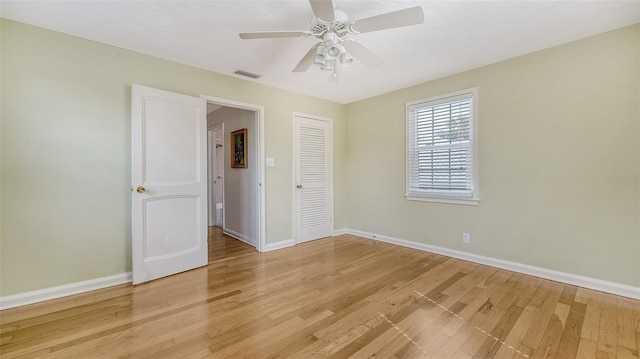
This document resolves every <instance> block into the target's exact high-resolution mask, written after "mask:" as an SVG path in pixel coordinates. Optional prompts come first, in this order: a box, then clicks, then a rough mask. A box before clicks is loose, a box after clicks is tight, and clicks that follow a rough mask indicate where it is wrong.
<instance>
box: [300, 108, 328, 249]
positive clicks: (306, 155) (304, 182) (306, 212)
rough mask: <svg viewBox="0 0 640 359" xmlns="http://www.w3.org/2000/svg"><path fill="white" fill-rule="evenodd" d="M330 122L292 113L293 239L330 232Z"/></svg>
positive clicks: (311, 238) (326, 234) (312, 238)
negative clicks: (293, 166)
mask: <svg viewBox="0 0 640 359" xmlns="http://www.w3.org/2000/svg"><path fill="white" fill-rule="evenodd" d="M332 132H333V125H332V123H331V121H329V120H322V119H312V118H307V117H303V116H295V117H294V146H295V148H294V164H295V168H294V171H295V181H296V182H295V186H296V188H295V204H296V208H295V214H296V233H295V236H296V241H297V242H298V243H300V242H306V241H311V240H314V239H318V238H324V237H329V236H331V235H333V153H332V149H333V143H332V141H333V140H332Z"/></svg>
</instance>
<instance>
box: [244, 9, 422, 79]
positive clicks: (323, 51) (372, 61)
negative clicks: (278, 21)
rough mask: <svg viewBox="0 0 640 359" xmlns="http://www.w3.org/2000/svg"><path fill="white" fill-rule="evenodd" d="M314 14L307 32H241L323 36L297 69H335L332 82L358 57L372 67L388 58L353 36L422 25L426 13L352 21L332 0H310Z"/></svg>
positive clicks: (255, 36)
mask: <svg viewBox="0 0 640 359" xmlns="http://www.w3.org/2000/svg"><path fill="white" fill-rule="evenodd" d="M309 3H310V4H311V8H312V10H313V14H314V16H313V17H312V18H311V27H310V30H306V31H258V32H243V33H240V38H241V39H270V38H287V37H309V36H313V37H316V38H318V39H320V42H318V43H316V44H315V45H313V46H312V47H311V49H309V51H308V52H307V54H306V55H304V57H303V58H302V60H300V62H299V63H298V65H297V66H296V67H295V68H294V69H293V72H305V71H307V70H308V69H309V68H310V67H311V65H316V66H318V67H320V68H321V69H323V70H327V71H331V72H332V73H331V76H330V77H329V81H332V82H334V81H337V80H338V68H339V67H340V66H349V65H350V64H351V63H353V60H354V58H355V59H357V60H359V61H361V62H363V63H364V64H365V65H367V66H369V67H372V68H373V67H376V66H378V65H380V64H381V63H382V62H384V60H383V59H382V58H380V57H378V56H377V55H376V54H374V53H373V52H372V51H371V50H369V49H367V48H366V47H364V46H363V45H361V44H360V43H358V42H356V41H355V40H354V39H353V38H351V37H350V35H357V34H361V33H365V32H372V31H379V30H386V29H391V28H396V27H403V26H409V25H417V24H422V23H423V22H424V12H423V10H422V8H421V7H420V6H415V7H411V8H407V9H403V10H398V11H393V12H388V13H384V14H380V15H376V16H371V17H367V18H364V19H360V20H356V21H351V20H350V19H349V16H348V15H347V14H346V13H344V12H342V11H340V10H337V9H335V7H334V5H333V1H332V0H309Z"/></svg>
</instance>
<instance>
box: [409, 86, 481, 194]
mask: <svg viewBox="0 0 640 359" xmlns="http://www.w3.org/2000/svg"><path fill="white" fill-rule="evenodd" d="M474 93H475V91H470V92H465V93H459V94H456V95H451V96H444V97H439V98H436V99H427V100H423V101H419V102H415V103H412V104H409V105H408V106H407V139H408V144H407V151H408V153H407V196H408V197H411V196H416V197H429V196H434V197H449V198H458V199H472V198H474V197H475V178H474V175H475V172H474V166H475V165H476V164H475V163H474V153H473V152H474V144H473V141H474V136H473V124H474V109H473V105H474V104H473V101H474Z"/></svg>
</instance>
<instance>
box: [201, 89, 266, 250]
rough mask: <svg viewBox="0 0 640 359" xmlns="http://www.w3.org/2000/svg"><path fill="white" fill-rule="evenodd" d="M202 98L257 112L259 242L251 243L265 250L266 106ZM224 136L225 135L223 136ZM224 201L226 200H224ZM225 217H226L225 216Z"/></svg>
mask: <svg viewBox="0 0 640 359" xmlns="http://www.w3.org/2000/svg"><path fill="white" fill-rule="evenodd" d="M200 97H201V98H203V99H205V100H207V103H215V104H217V105H222V106H226V107H233V108H239V109H243V110H249V111H254V112H255V113H256V129H257V131H255V132H256V134H255V141H256V143H258V144H259V145H258V195H257V196H258V198H257V200H258V233H257V237H258V242H257V243H255V244H251V245H252V246H255V247H256V249H257V250H258V251H259V252H263V251H264V247H265V246H266V233H267V232H266V227H267V226H266V217H265V213H266V204H265V202H266V196H265V187H266V185H265V183H266V182H265V160H264V153H265V143H264V142H265V141H264V106H261V105H254V104H250V103H246V102H240V101H234V100H228V99H224V98H220V97H213V96H206V95H200ZM222 137H223V138H224V136H222ZM223 203H224V201H223ZM223 218H224V217H223Z"/></svg>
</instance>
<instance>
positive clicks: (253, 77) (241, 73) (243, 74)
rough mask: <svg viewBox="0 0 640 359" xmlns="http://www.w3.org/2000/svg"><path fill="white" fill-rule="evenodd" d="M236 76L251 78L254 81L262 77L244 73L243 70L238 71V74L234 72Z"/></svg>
mask: <svg viewBox="0 0 640 359" xmlns="http://www.w3.org/2000/svg"><path fill="white" fill-rule="evenodd" d="M234 74H236V75H240V76H246V77H251V78H252V79H257V78H258V77H260V75H256V74H252V73H251V72H246V71H242V70H237V71H236V72H234Z"/></svg>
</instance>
